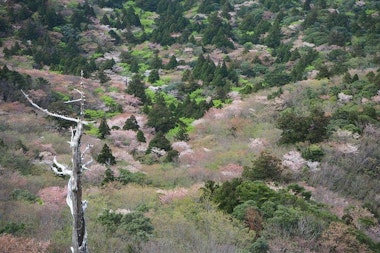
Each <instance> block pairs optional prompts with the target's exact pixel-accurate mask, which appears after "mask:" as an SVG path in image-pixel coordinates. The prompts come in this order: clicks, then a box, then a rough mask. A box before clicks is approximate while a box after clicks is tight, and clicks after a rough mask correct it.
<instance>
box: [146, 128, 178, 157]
mask: <svg viewBox="0 0 380 253" xmlns="http://www.w3.org/2000/svg"><path fill="white" fill-rule="evenodd" d="M154 147H155V148H159V149H163V150H165V151H170V150H172V149H173V148H172V146H171V144H170V141H169V140H168V139H167V138H166V137H165V135H164V133H163V132H158V133H157V134H156V136H154V138H153V139H152V140H151V141H150V142H149V146H148V150H147V151H146V152H147V154H149V153H150V152H151V151H152V148H154Z"/></svg>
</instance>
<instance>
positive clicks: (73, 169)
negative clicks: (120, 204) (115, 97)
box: [22, 90, 92, 253]
mask: <svg viewBox="0 0 380 253" xmlns="http://www.w3.org/2000/svg"><path fill="white" fill-rule="evenodd" d="M77 91H78V93H79V94H80V96H81V97H80V99H77V100H74V101H69V102H67V103H71V102H80V104H81V112H80V117H79V118H77V119H76V118H71V117H67V116H64V115H60V114H55V113H52V112H49V111H48V110H46V109H43V108H41V107H40V106H38V105H37V104H35V103H34V102H33V101H32V100H31V99H30V98H29V96H28V95H27V94H26V93H24V92H23V91H22V92H23V94H24V96H25V97H26V98H27V99H28V101H29V102H30V103H31V104H32V105H33V106H34V107H36V108H37V109H39V110H41V111H43V112H44V113H46V114H47V115H49V116H53V117H57V118H61V119H64V120H68V121H72V122H76V124H77V125H76V127H75V128H74V129H73V128H71V140H70V141H69V144H70V147H71V151H72V165H71V166H66V165H63V164H61V163H59V162H58V161H57V160H56V158H55V157H54V160H53V165H52V170H53V171H54V172H55V173H56V174H58V175H67V176H70V179H69V182H68V187H67V188H68V192H67V197H66V203H67V205H68V206H69V207H70V212H71V215H72V216H73V223H72V227H73V232H72V246H71V251H72V252H73V253H88V252H89V251H88V247H87V231H86V223H85V219H84V214H85V210H86V207H87V201H82V173H83V171H84V170H85V169H87V167H86V166H87V165H89V164H90V163H91V162H92V160H91V161H89V162H87V163H83V161H84V155H85V153H86V152H87V151H88V149H89V146H87V147H86V149H85V150H84V151H83V152H82V151H81V138H82V134H83V126H84V125H85V124H88V122H86V121H84V120H83V112H84V101H85V96H84V94H83V92H81V91H79V90H77Z"/></svg>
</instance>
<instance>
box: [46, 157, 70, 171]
mask: <svg viewBox="0 0 380 253" xmlns="http://www.w3.org/2000/svg"><path fill="white" fill-rule="evenodd" d="M57 167H58V169H61V171H59V170H57ZM51 169H52V170H53V171H54V173H55V174H57V175H59V176H71V175H72V171H71V170H69V169H67V166H65V165H63V164H61V163H59V162H58V161H57V158H56V157H55V156H54V158H53V165H52V166H51Z"/></svg>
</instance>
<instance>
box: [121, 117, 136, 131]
mask: <svg viewBox="0 0 380 253" xmlns="http://www.w3.org/2000/svg"><path fill="white" fill-rule="evenodd" d="M123 129H124V130H133V131H137V130H139V124H138V122H137V120H136V117H135V115H131V116H130V117H129V118H128V119H127V120H126V121H125V123H124V126H123Z"/></svg>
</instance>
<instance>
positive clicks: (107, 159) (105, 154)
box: [96, 144, 116, 165]
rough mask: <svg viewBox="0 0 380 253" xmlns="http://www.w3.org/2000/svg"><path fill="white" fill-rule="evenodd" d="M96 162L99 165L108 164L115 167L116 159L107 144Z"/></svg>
mask: <svg viewBox="0 0 380 253" xmlns="http://www.w3.org/2000/svg"><path fill="white" fill-rule="evenodd" d="M96 161H97V162H98V163H103V164H108V165H115V164H116V159H115V157H114V156H113V155H112V150H111V149H110V148H109V147H108V145H107V144H104V146H103V148H102V150H101V151H100V153H99V155H98V157H97V159H96Z"/></svg>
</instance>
